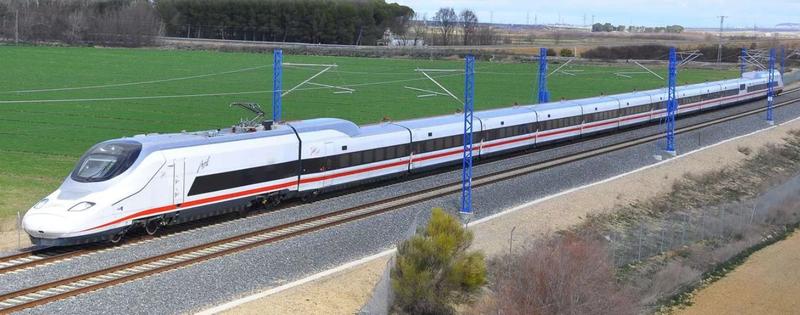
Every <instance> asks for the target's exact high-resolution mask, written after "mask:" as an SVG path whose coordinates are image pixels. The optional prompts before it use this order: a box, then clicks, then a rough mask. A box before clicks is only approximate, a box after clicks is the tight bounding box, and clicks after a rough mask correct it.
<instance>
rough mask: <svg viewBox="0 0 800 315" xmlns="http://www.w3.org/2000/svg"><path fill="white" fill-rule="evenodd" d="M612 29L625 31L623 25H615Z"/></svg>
mask: <svg viewBox="0 0 800 315" xmlns="http://www.w3.org/2000/svg"><path fill="white" fill-rule="evenodd" d="M614 30H615V31H617V32H624V31H625V25H617V27H616V29H614Z"/></svg>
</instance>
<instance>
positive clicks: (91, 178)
mask: <svg viewBox="0 0 800 315" xmlns="http://www.w3.org/2000/svg"><path fill="white" fill-rule="evenodd" d="M141 151H142V145H141V144H139V143H134V142H108V143H100V144H97V145H95V146H94V147H92V148H91V149H89V151H88V152H86V154H85V155H84V156H83V157H82V158H81V160H80V161H79V162H78V167H76V168H75V170H74V171H73V172H72V174H71V175H70V177H71V178H72V179H73V180H75V181H77V182H82V183H89V182H102V181H106V180H109V179H111V178H114V177H116V176H117V175H119V174H122V173H123V172H125V171H126V170H128V168H130V167H131V165H133V162H135V161H136V159H137V158H138V157H139V153H141Z"/></svg>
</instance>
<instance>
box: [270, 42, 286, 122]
mask: <svg viewBox="0 0 800 315" xmlns="http://www.w3.org/2000/svg"><path fill="white" fill-rule="evenodd" d="M272 58H273V59H272V121H273V122H275V123H278V122H280V121H281V119H282V117H281V115H282V114H283V113H282V112H283V104H282V100H281V98H282V93H283V50H281V49H275V51H273V52H272Z"/></svg>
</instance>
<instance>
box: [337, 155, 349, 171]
mask: <svg viewBox="0 0 800 315" xmlns="http://www.w3.org/2000/svg"><path fill="white" fill-rule="evenodd" d="M338 166H339V168H345V167H350V154H340V155H339V165H338Z"/></svg>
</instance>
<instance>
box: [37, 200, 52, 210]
mask: <svg viewBox="0 0 800 315" xmlns="http://www.w3.org/2000/svg"><path fill="white" fill-rule="evenodd" d="M48 201H50V200H49V199H47V198H44V199H42V200H39V202H37V203H36V204H35V205H33V208H34V209H41V208H42V207H44V205H46V204H47V202H48Z"/></svg>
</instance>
